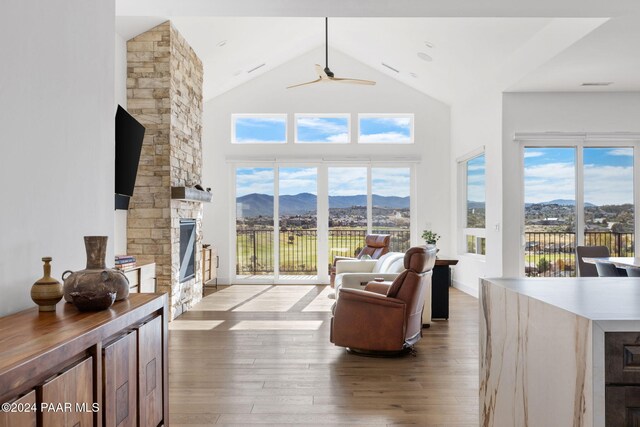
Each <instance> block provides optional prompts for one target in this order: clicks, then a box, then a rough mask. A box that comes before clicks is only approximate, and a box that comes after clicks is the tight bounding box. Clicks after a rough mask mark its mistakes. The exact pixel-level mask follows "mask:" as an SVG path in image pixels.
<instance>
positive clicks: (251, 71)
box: [247, 63, 267, 73]
mask: <svg viewBox="0 0 640 427" xmlns="http://www.w3.org/2000/svg"><path fill="white" fill-rule="evenodd" d="M265 65H267V64H265V63H262V64H260V65H258V66H257V67H253V68H252V69H250V70H248V71H247V73H253V72H254V71H255V70H257V69H258V68H262V67H264V66H265Z"/></svg>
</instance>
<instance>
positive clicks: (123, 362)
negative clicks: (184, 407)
mask: <svg viewBox="0 0 640 427" xmlns="http://www.w3.org/2000/svg"><path fill="white" fill-rule="evenodd" d="M167 304H168V303H167V295H166V294H162V295H159V294H131V295H130V296H129V299H127V300H124V301H119V302H116V303H115V304H114V305H113V306H112V307H111V308H110V309H108V310H104V311H98V312H90V313H81V312H80V311H78V310H77V309H76V308H75V307H74V306H73V305H72V304H69V303H65V302H64V301H63V302H61V303H59V304H58V306H57V307H56V311H55V312H49V313H47V312H42V313H41V312H38V309H37V308H36V307H34V308H32V309H29V310H25V311H22V312H19V313H16V314H13V315H10V316H7V317H3V318H0V343H1V345H0V403H3V404H4V403H8V404H10V408H11V411H10V412H7V411H0V427H37V426H43V427H48V426H56V427H58V426H60V427H67V426H68V427H89V426H96V427H102V426H104V427H111V426H113V427H115V426H118V427H125V426H145V427H147V426H149V427H151V426H153V427H158V426H161V425H162V426H168V425H169V413H168V412H169V409H168V408H169V402H168V398H169V394H168V360H167V354H168V352H167V349H168V346H167V338H168V335H167V319H168V316H169V312H168V306H167ZM3 408H4V406H3Z"/></svg>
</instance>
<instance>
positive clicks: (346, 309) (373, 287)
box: [330, 245, 437, 355]
mask: <svg viewBox="0 0 640 427" xmlns="http://www.w3.org/2000/svg"><path fill="white" fill-rule="evenodd" d="M436 252H437V249H436V247H435V246H434V245H427V246H418V247H413V248H411V249H409V250H408V251H407V253H406V254H405V256H404V267H405V269H406V270H405V271H404V272H402V273H401V274H400V276H398V278H396V280H394V281H393V283H392V284H390V285H388V284H383V283H376V282H371V283H369V284H368V285H367V286H366V287H365V289H364V290H360V289H340V296H339V298H338V300H337V301H336V305H335V306H334V310H333V318H332V319H331V338H330V339H331V342H332V343H334V344H335V345H337V346H341V347H348V349H349V350H351V351H355V352H364V353H373V354H381V355H384V354H389V353H397V352H402V351H403V350H406V349H409V348H411V347H412V346H413V345H414V344H415V343H416V342H418V341H419V340H420V338H421V337H422V309H423V306H424V295H425V292H427V291H429V292H430V290H431V286H430V284H431V275H432V271H431V270H432V269H433V266H434V264H435V261H436Z"/></svg>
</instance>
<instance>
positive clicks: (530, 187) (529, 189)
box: [525, 163, 633, 205]
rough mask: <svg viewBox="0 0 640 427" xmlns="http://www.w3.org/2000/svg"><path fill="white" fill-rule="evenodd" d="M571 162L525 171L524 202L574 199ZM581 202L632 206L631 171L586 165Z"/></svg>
mask: <svg viewBox="0 0 640 427" xmlns="http://www.w3.org/2000/svg"><path fill="white" fill-rule="evenodd" d="M575 193H576V186H575V166H574V164H573V163H547V164H543V165H536V166H531V167H528V168H525V201H526V202H527V203H541V202H548V201H550V200H555V199H569V200H575V198H576V194H575ZM584 200H585V201H586V202H589V203H593V204H596V205H607V204H623V203H633V168H632V167H630V166H629V167H622V166H598V165H585V167H584Z"/></svg>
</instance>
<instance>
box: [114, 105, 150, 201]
mask: <svg viewBox="0 0 640 427" xmlns="http://www.w3.org/2000/svg"><path fill="white" fill-rule="evenodd" d="M144 131H145V129H144V126H142V125H141V124H140V122H138V121H137V120H136V119H134V118H133V116H131V114H129V113H128V112H127V110H125V109H124V108H122V107H121V106H120V105H118V111H117V112H116V167H115V176H116V180H115V181H116V185H115V193H116V209H128V206H129V197H131V196H133V190H134V188H135V186H136V175H137V174H138V163H139V162H140V152H141V151H142V140H143V139H144Z"/></svg>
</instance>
